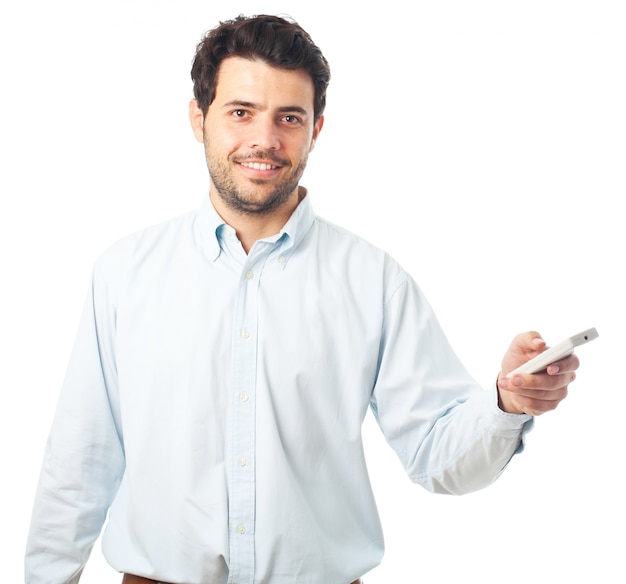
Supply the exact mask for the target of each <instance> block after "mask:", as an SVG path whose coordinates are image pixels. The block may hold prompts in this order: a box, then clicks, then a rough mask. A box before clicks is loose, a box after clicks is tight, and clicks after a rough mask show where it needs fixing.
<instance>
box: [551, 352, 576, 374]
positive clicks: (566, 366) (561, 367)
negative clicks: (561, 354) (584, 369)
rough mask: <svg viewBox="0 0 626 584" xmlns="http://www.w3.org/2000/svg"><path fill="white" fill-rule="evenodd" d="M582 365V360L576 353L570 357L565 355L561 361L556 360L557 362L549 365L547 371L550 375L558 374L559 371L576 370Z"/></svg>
mask: <svg viewBox="0 0 626 584" xmlns="http://www.w3.org/2000/svg"><path fill="white" fill-rule="evenodd" d="M579 366H580V361H579V359H578V357H577V356H576V355H575V354H572V355H570V356H569V357H565V358H564V359H561V360H560V361H556V362H555V363H551V364H550V365H548V368H547V370H546V371H547V373H548V374H549V375H558V374H559V373H567V372H571V371H576V369H578V367H579Z"/></svg>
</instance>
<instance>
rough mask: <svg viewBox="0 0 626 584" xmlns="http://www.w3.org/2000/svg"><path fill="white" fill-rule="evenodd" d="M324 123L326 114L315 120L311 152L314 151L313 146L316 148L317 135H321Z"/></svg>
mask: <svg viewBox="0 0 626 584" xmlns="http://www.w3.org/2000/svg"><path fill="white" fill-rule="evenodd" d="M323 125H324V116H320V119H319V120H317V122H315V125H314V126H313V137H312V138H311V147H310V148H309V152H313V148H315V142H316V141H317V137H318V136H319V135H320V132H321V131H322V126H323Z"/></svg>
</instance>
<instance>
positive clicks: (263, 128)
mask: <svg viewBox="0 0 626 584" xmlns="http://www.w3.org/2000/svg"><path fill="white" fill-rule="evenodd" d="M248 146H249V147H250V148H257V149H265V150H279V149H280V136H279V131H278V127H277V126H276V122H275V120H274V119H273V118H272V117H270V116H256V118H255V120H254V123H253V124H251V126H250V134H249V137H248Z"/></svg>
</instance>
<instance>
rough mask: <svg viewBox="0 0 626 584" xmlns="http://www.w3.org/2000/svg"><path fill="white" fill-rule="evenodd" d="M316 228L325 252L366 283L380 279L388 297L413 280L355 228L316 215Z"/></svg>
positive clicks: (321, 246)
mask: <svg viewBox="0 0 626 584" xmlns="http://www.w3.org/2000/svg"><path fill="white" fill-rule="evenodd" d="M314 230H315V232H316V237H317V238H318V245H319V246H320V248H321V249H322V250H323V252H324V254H325V255H326V254H327V255H328V256H329V257H333V262H337V263H338V264H339V265H342V266H345V267H346V269H347V270H349V272H350V273H351V274H353V276H354V277H355V278H358V279H360V280H361V281H362V282H363V284H364V285H369V284H374V281H376V280H379V281H380V284H381V285H382V286H383V288H384V289H385V296H387V297H390V296H391V295H393V293H394V292H395V291H396V290H397V289H398V288H400V287H403V286H406V285H407V283H409V282H410V281H411V277H410V276H409V274H408V273H407V272H406V271H405V270H404V269H403V268H402V266H401V265H400V264H399V263H398V262H397V261H396V260H395V259H394V258H393V257H392V256H391V255H389V253H387V252H386V251H385V250H384V249H382V248H380V247H378V246H376V245H374V244H373V243H371V242H370V241H368V240H367V239H365V238H364V237H362V236H360V235H358V234H356V233H354V232H353V231H350V230H349V229H346V228H345V227H341V226H339V225H337V224H335V223H332V222H331V221H328V220H326V219H324V218H321V217H319V216H316V218H315V223H314Z"/></svg>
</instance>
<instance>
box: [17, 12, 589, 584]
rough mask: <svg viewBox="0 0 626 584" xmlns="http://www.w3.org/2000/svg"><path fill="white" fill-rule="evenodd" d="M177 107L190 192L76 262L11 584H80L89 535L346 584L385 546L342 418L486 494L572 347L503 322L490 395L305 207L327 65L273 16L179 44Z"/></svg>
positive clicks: (118, 544)
mask: <svg viewBox="0 0 626 584" xmlns="http://www.w3.org/2000/svg"><path fill="white" fill-rule="evenodd" d="M192 78H193V81H194V95H195V99H194V100H192V102H191V104H190V120H191V125H192V128H193V132H194V134H195V136H196V138H197V139H198V140H199V141H201V142H202V143H203V144H204V147H205V152H206V160H207V165H208V169H209V173H210V192H209V197H208V199H207V201H206V204H205V206H204V207H203V208H201V209H199V210H196V211H194V212H192V213H189V214H188V215H185V216H183V217H179V218H176V219H174V220H172V221H170V222H167V223H166V224H163V225H160V226H156V227H152V228H150V229H147V230H145V231H143V232H141V233H139V234H136V235H133V236H131V237H128V238H126V239H124V240H122V241H121V242H119V243H117V244H116V245H114V246H113V247H112V248H110V249H109V250H108V251H107V252H105V253H104V254H103V255H102V256H101V257H100V258H99V260H98V262H97V263H96V265H95V268H94V273H93V283H92V293H91V294H90V295H89V298H88V301H87V304H86V307H85V312H84V315H83V318H82V320H81V325H80V329H79V332H78V338H77V341H76V345H75V349H74V352H73V354H72V357H71V360H70V364H69V368H68V373H67V377H66V380H65V383H64V387H63V391H62V393H61V397H60V401H59V405H58V410H57V413H56V416H55V421H54V424H53V428H52V430H51V434H50V439H49V442H48V447H47V451H46V457H45V460H44V465H43V469H42V474H41V478H40V483H39V488H38V492H37V496H36V501H35V506H34V512H33V519H32V524H31V530H30V535H29V540H28V545H27V554H26V581H27V583H29V584H38V583H43V582H46V583H47V584H62V583H75V582H78V580H79V578H80V574H81V571H82V570H83V567H84V566H85V563H86V561H87V558H88V556H89V552H90V549H91V547H92V545H93V543H94V541H95V540H96V539H97V537H98V536H99V534H100V532H101V530H102V527H103V524H104V522H105V518H106V517H107V513H108V523H107V527H106V529H105V531H104V534H103V549H104V553H105V556H106V558H107V560H108V561H109V562H110V564H111V565H112V566H113V567H114V568H115V569H117V570H119V571H120V572H122V573H124V574H125V575H124V582H125V583H127V584H139V583H144V584H147V583H154V582H168V583H181V584H217V583H227V582H228V583H238V584H242V583H271V584H286V583H290V584H292V583H298V584H349V583H351V582H358V581H359V578H360V577H361V576H362V575H363V574H365V573H366V572H367V571H369V570H370V569H372V568H373V567H374V566H376V565H377V564H378V563H379V562H380V559H381V557H382V554H383V539H382V532H381V526H380V524H379V521H378V516H377V513H376V507H375V502H374V500H373V496H372V491H371V488H370V484H369V480H368V476H367V470H366V465H365V459H364V454H363V449H362V442H361V433H360V431H361V424H362V422H363V419H364V416H365V414H366V411H367V409H368V407H371V408H372V410H373V412H374V414H375V416H376V418H377V420H378V422H379V424H380V426H381V429H382V431H383V432H384V434H385V437H386V439H387V441H388V442H389V444H390V445H391V447H392V448H393V449H394V450H395V451H396V453H397V454H398V456H399V458H400V460H401V461H402V463H403V465H404V467H405V468H406V471H407V473H408V475H409V476H410V478H411V479H412V480H413V481H415V482H417V483H419V484H421V485H422V486H424V487H425V488H427V489H429V490H431V491H433V492H437V493H455V494H461V493H465V492H469V491H472V490H475V489H479V488H482V487H484V486H486V485H488V484H489V483H491V482H492V481H493V480H495V479H496V478H497V476H498V475H499V474H500V473H501V472H502V470H503V469H504V468H505V466H506V465H507V463H508V462H509V460H510V459H511V457H512V456H513V455H514V454H515V453H516V452H518V451H520V450H521V447H522V438H523V434H524V432H525V431H526V430H527V429H528V427H529V422H530V420H531V419H532V416H535V415H539V414H541V413H543V412H545V411H548V410H552V409H554V408H555V407H556V406H557V405H558V403H559V402H560V401H561V400H562V399H563V398H564V397H565V396H566V393H567V386H568V384H569V383H570V382H572V381H573V380H574V377H575V373H574V371H575V370H576V368H577V367H578V360H577V358H576V357H575V356H570V357H568V358H566V359H564V360H562V361H560V362H559V363H558V364H554V365H551V366H550V367H548V369H547V371H544V372H542V373H539V374H534V375H515V376H512V378H511V379H508V378H507V377H506V376H505V375H506V373H508V372H510V371H512V370H513V369H515V368H516V367H517V366H518V365H520V364H522V363H524V362H526V361H527V360H528V359H530V358H531V357H533V356H534V355H536V354H538V353H540V352H542V351H543V350H544V349H545V343H544V342H543V340H541V338H540V337H539V335H538V334H537V333H524V334H521V335H518V336H516V337H515V339H514V340H513V342H512V343H511V346H510V347H509V349H508V351H507V352H506V354H505V356H504V358H503V361H502V364H501V371H502V374H501V375H500V376H499V381H498V387H497V388H496V387H493V388H491V390H488V391H485V390H483V389H482V388H480V387H478V386H477V385H476V383H475V382H474V380H473V379H472V378H471V377H470V376H469V374H468V373H467V372H466V370H465V369H464V368H463V366H462V365H461V364H460V362H459V360H458V359H457V358H456V356H455V354H454V353H453V351H452V349H451V348H450V346H449V344H448V342H447V340H446V338H445V336H444V334H443V332H442V331H441V329H440V327H439V324H438V322H437V320H436V318H435V316H434V314H433V312H432V310H431V308H430V307H429V305H428V303H427V301H426V300H425V299H424V297H423V296H422V294H421V292H420V290H419V288H418V287H417V286H416V284H415V283H414V281H413V280H412V279H411V278H410V276H408V275H407V274H406V273H405V272H404V271H403V270H402V269H401V267H400V266H398V264H397V263H396V262H395V261H394V260H393V259H391V258H390V257H389V256H388V255H386V254H385V253H384V252H382V251H381V250H378V249H376V248H374V247H373V246H371V245H370V244H368V243H367V242H365V241H363V240H362V239H360V238H358V237H357V236H355V235H353V234H351V233H348V232H346V231H345V230H343V229H341V228H339V227H336V226H334V225H332V224H330V223H328V222H326V221H324V220H322V219H320V218H319V217H316V216H315V215H314V213H313V210H312V203H311V197H310V195H308V194H307V191H306V190H305V189H304V187H302V186H300V184H299V181H300V178H301V176H302V173H303V171H304V168H305V166H306V162H307V158H308V155H309V153H310V152H311V151H312V150H313V147H314V145H315V143H316V141H317V139H318V137H319V135H320V132H321V130H322V127H323V121H324V118H323V111H324V105H325V92H326V86H327V84H328V81H329V78H330V72H329V68H328V64H327V63H326V60H325V59H324V57H323V55H322V53H321V52H320V50H319V49H318V48H317V47H316V46H315V45H314V44H313V42H312V40H311V39H310V38H309V36H308V35H307V33H306V32H305V31H303V30H302V29H301V28H300V27H299V26H298V25H297V24H295V23H293V22H290V21H288V20H285V19H281V18H277V17H272V16H260V17H253V18H244V17H239V18H237V19H235V20H233V21H229V22H225V23H221V24H220V26H218V27H217V28H216V29H214V30H212V31H210V32H209V34H208V35H207V36H206V37H205V38H204V39H203V41H202V42H201V43H200V44H199V45H198V48H197V51H196V58H195V61H194V64H193V68H192Z"/></svg>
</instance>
